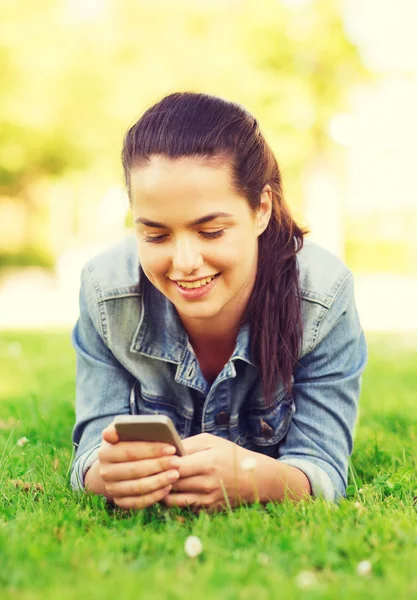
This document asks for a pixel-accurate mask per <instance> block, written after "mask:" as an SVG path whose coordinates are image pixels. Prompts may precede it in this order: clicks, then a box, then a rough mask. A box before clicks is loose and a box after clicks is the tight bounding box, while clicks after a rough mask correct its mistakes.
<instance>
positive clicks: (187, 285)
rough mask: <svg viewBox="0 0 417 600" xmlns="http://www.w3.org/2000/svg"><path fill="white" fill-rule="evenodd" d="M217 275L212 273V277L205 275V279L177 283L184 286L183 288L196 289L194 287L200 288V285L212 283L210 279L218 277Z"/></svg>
mask: <svg viewBox="0 0 417 600" xmlns="http://www.w3.org/2000/svg"><path fill="white" fill-rule="evenodd" d="M219 274H220V273H217V275H219ZM217 275H212V276H211V277H205V278H204V279H198V280H197V281H177V282H176V283H177V284H178V285H179V286H180V287H182V288H186V289H189V290H191V289H194V288H199V287H203V286H205V285H207V284H208V283H210V281H213V279H214V278H215V277H217Z"/></svg>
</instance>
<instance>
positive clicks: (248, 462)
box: [240, 456, 257, 471]
mask: <svg viewBox="0 0 417 600" xmlns="http://www.w3.org/2000/svg"><path fill="white" fill-rule="evenodd" d="M256 466H257V462H256V458H255V457H253V456H247V457H246V458H244V459H243V460H242V462H241V463H240V467H241V469H242V471H254V470H255V469H256Z"/></svg>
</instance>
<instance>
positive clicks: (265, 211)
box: [256, 184, 272, 236]
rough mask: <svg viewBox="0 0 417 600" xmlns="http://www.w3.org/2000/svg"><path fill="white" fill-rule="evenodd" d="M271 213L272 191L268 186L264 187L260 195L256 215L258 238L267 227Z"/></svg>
mask: <svg viewBox="0 0 417 600" xmlns="http://www.w3.org/2000/svg"><path fill="white" fill-rule="evenodd" d="M271 213H272V189H271V186H270V185H269V184H268V185H266V186H265V187H264V189H263V190H262V194H261V203H260V205H259V208H258V212H257V215H256V230H257V234H258V236H260V235H261V233H263V232H264V231H265V229H266V228H267V227H268V223H269V219H270V218H271Z"/></svg>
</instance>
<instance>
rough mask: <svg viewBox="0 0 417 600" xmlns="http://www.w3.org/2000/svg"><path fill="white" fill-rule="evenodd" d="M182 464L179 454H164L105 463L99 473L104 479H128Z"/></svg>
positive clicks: (177, 467) (147, 475)
mask: <svg viewBox="0 0 417 600" xmlns="http://www.w3.org/2000/svg"><path fill="white" fill-rule="evenodd" d="M180 466H181V459H180V457H179V456H163V457H161V458H150V459H144V460H136V461H132V462H124V463H104V464H101V465H100V471H99V473H100V477H102V479H104V481H108V482H110V481H127V480H129V479H140V478H141V477H149V475H155V473H160V472H161V471H167V470H168V469H179V468H180ZM180 475H181V473H180Z"/></svg>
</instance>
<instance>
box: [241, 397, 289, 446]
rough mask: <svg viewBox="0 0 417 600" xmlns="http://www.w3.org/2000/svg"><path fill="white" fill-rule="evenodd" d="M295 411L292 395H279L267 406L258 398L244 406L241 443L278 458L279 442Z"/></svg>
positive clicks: (284, 434) (285, 432)
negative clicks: (263, 405)
mask: <svg viewBox="0 0 417 600" xmlns="http://www.w3.org/2000/svg"><path fill="white" fill-rule="evenodd" d="M294 412H295V403H294V399H293V397H292V395H290V396H288V395H284V396H282V395H280V396H278V398H276V399H275V400H274V402H273V404H272V406H270V407H269V408H264V407H262V405H261V402H260V401H259V400H255V401H253V402H252V403H251V404H250V405H249V406H248V407H246V408H245V409H244V410H243V411H242V413H241V418H240V427H239V430H240V434H241V435H240V438H241V442H239V443H240V444H241V445H243V446H244V447H245V448H248V449H249V450H253V451H255V452H261V453H262V454H267V455H268V456H272V457H274V458H278V446H279V443H280V442H281V441H282V440H283V439H284V437H285V436H286V434H287V432H288V429H289V427H290V424H291V420H292V417H293V414H294Z"/></svg>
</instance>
